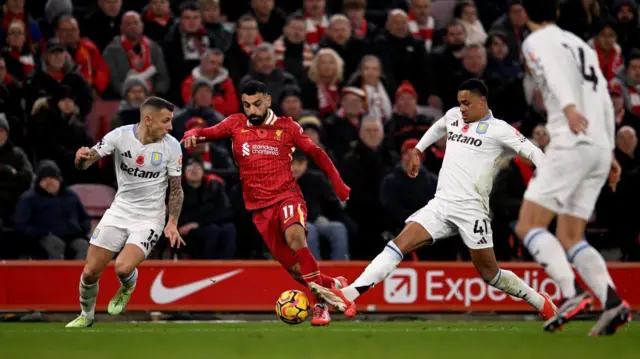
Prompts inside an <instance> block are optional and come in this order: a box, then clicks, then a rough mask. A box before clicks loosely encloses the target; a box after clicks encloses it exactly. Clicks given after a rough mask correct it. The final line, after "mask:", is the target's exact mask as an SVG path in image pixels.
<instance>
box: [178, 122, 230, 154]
mask: <svg viewBox="0 0 640 359" xmlns="http://www.w3.org/2000/svg"><path fill="white" fill-rule="evenodd" d="M235 116H238V115H231V116H229V117H227V118H225V119H224V120H223V121H222V122H220V123H219V124H217V125H214V126H211V127H207V128H196V129H193V130H189V131H187V132H185V133H184V136H183V137H182V140H180V142H181V143H184V144H185V147H187V148H189V147H194V146H195V145H196V143H197V142H202V141H207V140H209V141H215V140H221V139H223V138H227V137H230V136H231V134H232V132H233V127H234V124H235V122H236V117H235Z"/></svg>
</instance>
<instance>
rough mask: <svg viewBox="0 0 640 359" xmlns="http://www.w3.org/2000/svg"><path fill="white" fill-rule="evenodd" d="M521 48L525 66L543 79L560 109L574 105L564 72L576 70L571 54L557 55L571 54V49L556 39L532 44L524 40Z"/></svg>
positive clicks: (572, 90) (572, 91) (571, 90)
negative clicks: (525, 62)
mask: <svg viewBox="0 0 640 359" xmlns="http://www.w3.org/2000/svg"><path fill="white" fill-rule="evenodd" d="M540 40H544V39H540ZM522 50H523V52H524V54H525V56H524V57H525V59H526V61H527V66H528V67H529V69H530V70H531V72H532V73H533V74H534V77H536V78H538V79H540V78H543V79H544V83H545V84H546V87H547V89H548V90H549V91H550V92H551V94H552V95H553V97H555V98H556V100H557V101H558V104H559V105H560V109H561V110H564V108H565V107H567V106H569V105H575V104H576V99H575V97H574V95H573V93H574V89H572V88H571V83H570V82H569V81H567V80H566V74H568V73H570V72H571V71H576V64H575V62H573V55H571V56H558V54H563V55H567V54H572V52H571V51H573V50H571V49H567V48H564V47H563V46H562V45H559V44H558V43H557V41H544V42H539V43H537V44H534V43H533V41H529V42H527V41H525V44H524V46H523V49H522ZM538 85H540V83H538ZM541 90H542V89H541Z"/></svg>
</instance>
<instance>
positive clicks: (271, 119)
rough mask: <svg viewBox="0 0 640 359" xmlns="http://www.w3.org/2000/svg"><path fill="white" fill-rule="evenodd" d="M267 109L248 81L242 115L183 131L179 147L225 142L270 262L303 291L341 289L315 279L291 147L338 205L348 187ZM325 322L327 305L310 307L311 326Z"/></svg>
mask: <svg viewBox="0 0 640 359" xmlns="http://www.w3.org/2000/svg"><path fill="white" fill-rule="evenodd" d="M270 106H271V96H269V94H268V93H267V87H266V86H265V85H264V84H263V83H261V82H258V81H250V82H248V83H247V84H246V85H245V86H244V88H243V89H242V107H243V108H244V113H245V114H246V116H245V115H244V114H235V115H231V116H229V117H227V118H226V119H225V120H224V121H222V122H221V123H219V124H217V125H215V126H213V127H208V128H204V129H194V130H191V131H187V132H186V133H185V134H184V137H183V139H182V141H181V142H184V143H185V146H186V147H187V148H188V147H192V146H195V144H196V142H197V141H204V140H221V139H225V138H228V137H231V138H232V140H233V145H232V147H233V156H234V158H235V160H236V162H237V164H238V167H239V169H240V180H241V183H242V193H243V196H244V201H245V205H246V207H247V210H249V211H252V212H253V223H255V225H256V227H257V228H258V231H259V232H260V234H261V235H262V238H263V239H264V241H265V243H266V244H267V246H268V247H269V250H270V251H271V253H272V254H273V256H274V257H275V259H277V260H278V261H279V262H280V264H282V266H283V267H284V268H285V269H286V270H287V271H289V273H291V275H292V276H293V277H294V279H296V280H297V281H298V282H300V283H302V284H303V285H305V288H307V286H308V284H309V283H317V284H319V285H323V286H326V287H333V286H336V287H342V286H346V285H347V283H346V279H344V278H342V277H338V278H335V279H334V278H331V277H329V276H326V275H324V274H321V273H320V268H319V267H318V262H316V260H315V258H313V255H312V254H311V251H310V250H309V248H308V247H307V238H306V229H305V222H306V217H307V207H306V204H305V201H304V198H303V196H302V192H300V188H299V187H298V184H297V182H296V180H295V178H294V177H293V173H292V172H291V153H292V151H293V149H294V147H295V148H299V149H301V150H302V151H304V152H305V153H307V154H308V155H309V156H311V157H312V158H313V160H314V161H315V162H316V163H317V164H318V166H319V167H320V168H321V169H322V170H323V171H324V173H325V174H327V176H328V177H329V179H330V180H331V182H332V183H333V188H334V189H335V191H336V194H337V195H338V198H339V199H340V200H342V201H345V200H347V198H348V197H349V191H350V188H349V187H348V186H347V185H346V184H345V183H344V182H343V181H342V178H340V174H339V173H338V171H337V170H336V168H335V167H334V165H333V163H332V162H331V160H330V159H329V157H328V156H327V154H326V153H325V152H324V151H323V150H322V149H321V148H320V147H318V146H316V145H315V144H314V143H313V142H312V141H311V140H310V139H309V138H308V137H307V136H306V135H305V134H304V132H303V131H302V128H301V127H300V126H299V125H298V124H297V123H296V122H294V121H293V120H292V119H291V118H290V117H278V116H276V115H275V114H274V113H273V111H271V109H270V108H269V107H270ZM310 298H313V296H310ZM330 321H331V318H330V316H329V311H328V307H327V305H326V304H320V303H318V304H316V305H315V307H314V311H313V318H312V320H311V324H312V325H328V324H329V323H330Z"/></svg>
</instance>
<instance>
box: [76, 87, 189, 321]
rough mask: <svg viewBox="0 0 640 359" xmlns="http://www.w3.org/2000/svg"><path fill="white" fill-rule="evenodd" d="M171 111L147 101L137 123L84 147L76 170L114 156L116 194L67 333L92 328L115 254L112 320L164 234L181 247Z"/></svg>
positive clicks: (178, 155)
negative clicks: (77, 311) (101, 283)
mask: <svg viewBox="0 0 640 359" xmlns="http://www.w3.org/2000/svg"><path fill="white" fill-rule="evenodd" d="M173 108H174V106H173V105H172V104H171V103H169V102H167V101H165V100H163V99H161V98H158V97H149V98H148V99H146V100H145V101H144V103H142V106H140V117H141V118H140V122H139V123H138V124H136V125H129V126H123V127H119V128H116V129H115V130H113V131H111V132H109V133H108V134H107V135H106V136H105V137H104V138H103V139H102V140H101V141H100V142H99V143H98V144H97V145H95V146H94V147H93V148H91V149H89V148H87V147H82V148H80V149H79V150H78V152H77V153H76V159H75V165H76V167H77V168H79V169H81V170H85V169H87V168H89V166H91V165H92V164H94V163H95V162H96V161H98V160H99V159H100V158H102V157H104V156H108V155H111V154H113V155H114V157H115V164H116V166H115V167H116V177H117V180H118V192H117V193H116V198H115V200H114V201H113V203H112V204H111V207H110V208H109V209H108V210H107V212H105V214H104V216H103V217H102V220H100V223H99V224H98V226H97V227H96V229H95V231H94V232H93V235H92V236H91V241H90V242H89V243H90V244H89V252H88V253H87V259H86V263H85V265H84V269H83V270H82V277H81V278H80V307H81V309H82V314H80V316H79V317H77V318H76V319H75V320H73V321H72V322H71V323H69V324H67V328H82V327H90V326H92V325H93V322H94V312H95V307H96V297H97V296H98V280H99V279H100V276H101V275H102V272H103V271H104V269H105V268H106V267H107V264H109V261H111V259H112V258H113V256H114V255H115V254H117V253H118V252H120V254H119V255H118V257H117V258H116V263H115V270H116V275H117V276H118V278H119V279H120V283H121V286H120V289H119V290H118V292H117V293H116V295H115V296H114V297H113V299H111V301H110V302H109V307H108V312H109V314H111V315H116V314H120V313H122V312H123V311H124V309H125V307H126V306H127V303H128V302H129V299H130V298H131V294H132V293H133V289H134V288H135V286H136V280H137V278H138V270H137V269H136V268H137V267H138V265H140V263H142V261H144V260H145V258H146V257H147V256H148V255H149V253H150V252H151V250H152V249H153V247H154V246H155V244H156V242H157V241H158V239H159V238H160V235H161V234H162V228H163V227H164V235H165V236H166V237H167V238H168V239H169V241H170V243H171V246H172V247H173V246H177V247H180V244H184V242H183V240H182V238H181V237H180V234H179V233H178V229H177V228H176V225H177V223H178V218H179V217H180V210H181V209H182V200H183V198H184V195H183V193H182V186H181V173H182V150H181V149H180V144H179V143H178V141H177V140H176V139H175V138H173V137H171V135H169V132H171V129H172V127H171V121H172V120H173ZM167 186H168V187H169V206H168V207H169V208H168V212H169V220H168V222H167V224H166V226H165V224H164V223H165V218H166V212H167V208H166V206H165V197H166V191H167Z"/></svg>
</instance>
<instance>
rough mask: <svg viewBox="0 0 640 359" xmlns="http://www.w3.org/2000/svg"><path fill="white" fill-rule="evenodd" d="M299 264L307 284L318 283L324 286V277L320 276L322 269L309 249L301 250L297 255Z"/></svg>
mask: <svg viewBox="0 0 640 359" xmlns="http://www.w3.org/2000/svg"><path fill="white" fill-rule="evenodd" d="M295 256H296V259H297V260H298V264H299V265H300V272H301V274H302V279H303V280H304V281H305V282H306V283H311V282H314V283H317V284H319V285H323V281H322V276H321V275H320V267H319V266H318V262H317V261H316V259H315V258H313V254H311V250H310V249H309V247H304V248H300V249H298V250H297V251H296V253H295Z"/></svg>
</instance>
